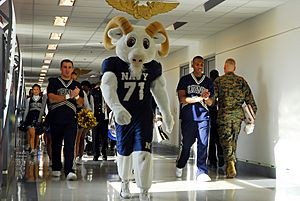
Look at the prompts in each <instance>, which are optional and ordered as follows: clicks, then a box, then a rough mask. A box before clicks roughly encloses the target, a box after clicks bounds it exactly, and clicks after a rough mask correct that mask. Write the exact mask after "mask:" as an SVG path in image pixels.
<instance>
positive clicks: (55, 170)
mask: <svg viewBox="0 0 300 201" xmlns="http://www.w3.org/2000/svg"><path fill="white" fill-rule="evenodd" d="M60 70H61V75H60V76H59V77H57V78H50V79H49V84H48V87H47V94H48V99H49V101H50V113H51V115H50V116H49V117H50V119H49V122H50V128H51V138H52V176H55V177H60V175H61V169H62V162H61V148H62V142H63V141H64V173H65V176H66V178H67V180H76V179H77V176H76V174H75V173H74V171H73V169H72V166H73V160H74V144H75V138H76V133H77V117H76V106H77V104H79V105H82V104H83V91H82V89H81V85H80V83H79V82H77V81H75V80H72V79H71V73H72V72H73V62H72V61H71V60H68V59H65V60H62V61H61V63H60Z"/></svg>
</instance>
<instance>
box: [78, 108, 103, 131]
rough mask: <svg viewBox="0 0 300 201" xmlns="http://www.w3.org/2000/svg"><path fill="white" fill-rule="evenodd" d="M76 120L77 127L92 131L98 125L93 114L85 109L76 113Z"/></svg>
mask: <svg viewBox="0 0 300 201" xmlns="http://www.w3.org/2000/svg"><path fill="white" fill-rule="evenodd" d="M77 120H78V125H79V126H81V127H83V128H87V129H92V128H94V127H95V126H96V125H97V124H98V122H97V120H96V118H95V117H94V114H93V113H92V112H91V111H89V110H88V109H86V108H83V109H82V110H81V111H80V112H78V119H77Z"/></svg>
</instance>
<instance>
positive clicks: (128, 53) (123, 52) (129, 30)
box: [103, 16, 169, 78]
mask: <svg viewBox="0 0 300 201" xmlns="http://www.w3.org/2000/svg"><path fill="white" fill-rule="evenodd" d="M103 42H104V47H105V48H106V49H107V50H111V49H114V48H116V54H117V56H118V57H119V58H120V59H122V60H123V61H125V62H126V63H129V65H130V70H131V73H132V75H133V76H135V77H137V78H138V77H140V75H141V73H142V71H143V64H144V63H148V62H150V61H152V60H153V59H155V56H156V53H158V54H159V56H161V57H163V56H166V55H167V54H168V52H169V40H168V36H167V33H166V31H165V28H164V27H163V25H162V24H161V23H159V22H152V23H150V24H149V25H148V26H147V27H141V26H133V25H131V23H130V22H129V21H128V20H127V19H126V18H125V17H120V16H117V17H114V18H112V19H111V20H110V21H109V22H108V24H107V26H106V28H105V31H104V41H103ZM157 44H160V49H158V48H157Z"/></svg>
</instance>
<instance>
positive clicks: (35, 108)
mask: <svg viewBox="0 0 300 201" xmlns="http://www.w3.org/2000/svg"><path fill="white" fill-rule="evenodd" d="M31 89H32V95H31V96H29V98H28V99H27V101H26V106H25V112H24V116H23V119H24V121H25V122H26V125H27V140H28V143H29V145H30V150H31V151H30V155H31V156H32V157H33V156H35V155H37V146H38V141H39V136H37V135H35V124H36V123H37V121H38V118H39V115H40V112H41V110H42V95H41V86H40V85H38V84H34V85H33V86H32V88H31Z"/></svg>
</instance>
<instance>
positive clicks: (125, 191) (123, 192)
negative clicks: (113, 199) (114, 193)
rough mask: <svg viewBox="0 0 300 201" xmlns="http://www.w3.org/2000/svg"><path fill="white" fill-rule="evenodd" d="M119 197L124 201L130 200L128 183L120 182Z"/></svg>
mask: <svg viewBox="0 0 300 201" xmlns="http://www.w3.org/2000/svg"><path fill="white" fill-rule="evenodd" d="M120 196H121V198H124V199H128V198H131V193H130V190H129V181H122V184H121V193H120Z"/></svg>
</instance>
